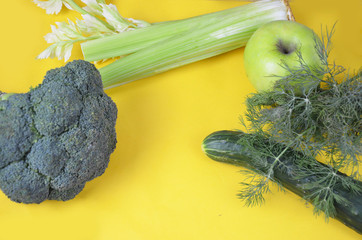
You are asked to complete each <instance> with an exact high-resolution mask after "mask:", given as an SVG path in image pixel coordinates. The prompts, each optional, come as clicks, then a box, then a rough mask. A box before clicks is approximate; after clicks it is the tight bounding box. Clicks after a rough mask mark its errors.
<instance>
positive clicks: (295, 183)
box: [202, 131, 362, 234]
mask: <svg viewBox="0 0 362 240" xmlns="http://www.w3.org/2000/svg"><path fill="white" fill-rule="evenodd" d="M250 136H251V135H250V134H246V133H243V132H240V131H218V132H214V133H212V134H210V135H209V136H208V137H206V138H205V140H204V141H203V143H202V149H203V151H204V152H205V154H206V155H207V156H208V157H210V158H211V159H213V160H215V161H219V162H224V163H229V164H233V165H236V166H242V167H245V168H248V169H250V170H254V171H256V172H259V173H260V172H261V173H265V174H266V169H268V166H269V169H270V166H271V164H273V162H274V159H273V158H271V157H265V159H264V160H265V161H264V163H262V164H261V163H260V158H259V159H258V161H257V160H255V158H253V154H252V151H251V149H250V145H249V146H248V145H247V144H243V142H244V143H245V141H243V140H245V139H247V137H250ZM263 141H265V142H266V141H269V140H268V139H266V138H265V139H264V138H263V137H260V139H259V141H256V142H255V144H253V150H254V151H255V149H258V147H260V148H262V147H265V146H266V145H264V144H259V145H258V143H261V142H263ZM278 144H279V143H274V144H273V146H276V145H278ZM279 145H282V144H279ZM278 149H281V148H280V147H279V148H278ZM260 151H263V149H260ZM301 156H302V153H300V152H297V151H295V150H292V149H288V150H287V151H286V152H285V154H283V155H282V156H281V157H280V159H279V160H280V162H281V163H282V164H283V168H281V167H278V166H276V167H273V180H275V181H277V182H278V183H279V184H281V185H282V186H283V187H284V188H286V189H288V190H290V191H292V192H294V193H295V194H297V195H299V196H301V197H303V198H305V197H306V196H307V195H309V194H311V192H312V191H313V189H311V188H310V187H305V186H307V185H308V184H309V183H311V182H315V181H317V176H315V175H310V174H305V175H306V177H303V178H300V177H299V178H297V177H296V176H295V175H293V173H294V172H296V171H299V173H300V171H303V168H301V167H300V166H298V164H297V162H298V158H299V157H301ZM313 162H314V163H313V167H318V168H319V169H322V170H323V168H328V169H330V167H329V166H327V165H324V164H322V163H320V162H318V161H316V160H313ZM285 167H287V169H288V171H285ZM328 169H326V170H328ZM306 171H307V170H306ZM336 174H337V175H338V176H339V177H341V178H342V179H346V180H348V181H353V184H355V185H356V186H358V187H361V188H362V183H361V182H360V181H357V180H354V179H352V178H351V177H349V176H347V175H345V174H343V173H341V172H337V173H336ZM333 195H336V196H337V197H341V198H343V199H344V200H347V201H344V202H343V203H341V202H337V201H334V202H333V204H334V208H335V215H334V218H335V219H337V220H339V221H341V222H342V223H344V224H345V225H346V226H348V227H350V228H352V229H354V230H355V231H356V232H358V233H359V234H362V196H361V194H359V193H357V192H355V191H354V192H352V191H351V189H349V188H348V187H346V186H345V185H343V184H336V185H335V186H333ZM346 202H348V203H346Z"/></svg>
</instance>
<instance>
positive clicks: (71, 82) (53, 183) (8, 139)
mask: <svg viewBox="0 0 362 240" xmlns="http://www.w3.org/2000/svg"><path fill="white" fill-rule="evenodd" d="M1 95H2V94H1V92H0V188H1V190H2V191H3V192H4V193H5V194H6V195H7V196H8V197H9V198H10V199H11V200H13V201H15V202H23V203H41V202H43V201H44V200H46V199H51V200H61V201H66V200H70V199H72V198H74V197H75V196H76V195H77V194H78V193H79V192H80V191H82V189H83V187H84V185H85V183H86V182H87V181H90V180H92V179H94V178H96V177H98V176H100V175H102V174H103V173H104V171H105V170H106V168H107V166H108V163H109V158H110V155H111V153H112V152H113V151H114V149H115V147H116V141H117V140H116V130H115V124H116V119H117V107H116V105H115V103H114V102H113V101H112V100H111V98H110V97H109V96H107V95H106V94H105V93H104V91H103V85H102V80H101V76H100V74H99V72H98V70H97V69H96V68H95V67H94V65H93V64H91V63H89V62H86V61H82V60H76V61H73V62H71V63H68V64H66V66H64V67H61V68H57V69H52V70H50V71H48V72H47V74H46V76H45V78H44V81H43V83H42V84H40V85H39V86H38V87H36V88H34V89H31V90H30V91H29V92H28V93H24V94H14V95H2V96H1ZM4 99H6V100H4Z"/></svg>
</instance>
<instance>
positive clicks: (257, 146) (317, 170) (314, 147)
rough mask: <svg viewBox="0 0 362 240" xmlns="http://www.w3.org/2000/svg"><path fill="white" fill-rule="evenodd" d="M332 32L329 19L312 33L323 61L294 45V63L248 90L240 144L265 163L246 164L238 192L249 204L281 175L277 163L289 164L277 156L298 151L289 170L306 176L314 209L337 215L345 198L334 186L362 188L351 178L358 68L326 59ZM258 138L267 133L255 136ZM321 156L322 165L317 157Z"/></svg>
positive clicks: (360, 111)
mask: <svg viewBox="0 0 362 240" xmlns="http://www.w3.org/2000/svg"><path fill="white" fill-rule="evenodd" d="M333 33H334V26H333V28H332V30H331V31H328V29H326V33H325V34H323V32H322V36H321V39H320V40H318V39H316V41H315V42H316V50H317V52H318V54H319V57H320V59H321V62H322V66H320V67H311V66H308V65H307V64H306V63H305V61H304V59H303V56H302V55H301V54H300V52H299V53H298V59H299V65H298V66H297V67H294V68H291V67H289V66H288V65H287V64H286V63H282V66H283V67H284V68H285V69H286V70H287V71H288V74H287V75H286V76H279V78H278V79H279V80H278V81H277V82H276V84H275V86H274V88H273V89H272V90H271V91H267V92H259V93H254V94H251V95H250V96H249V97H248V98H247V100H246V105H247V111H246V113H245V118H242V119H241V121H242V124H243V125H244V126H245V128H246V129H247V131H248V133H251V134H250V135H251V136H254V137H251V138H249V139H247V140H243V141H244V142H243V144H247V145H248V148H249V149H250V151H251V153H250V154H252V155H253V158H254V157H255V158H257V159H258V158H259V159H260V162H261V163H264V167H261V168H259V167H258V171H254V175H253V174H252V172H250V171H248V172H247V173H246V179H245V181H244V182H243V183H242V186H243V188H242V190H241V193H240V194H239V196H240V197H241V199H243V200H244V201H245V204H246V205H247V206H252V205H257V204H261V203H263V202H264V197H263V194H264V193H267V192H269V191H270V189H269V187H268V184H269V182H277V183H278V181H276V178H274V176H273V173H274V171H275V170H276V169H278V170H281V169H282V170H283V171H286V172H288V171H290V168H288V165H289V164H288V163H285V162H283V161H280V159H282V158H285V156H288V158H289V159H290V157H291V156H292V155H293V154H294V155H295V154H296V152H297V153H298V157H295V158H294V159H295V160H293V161H294V162H293V164H294V166H297V167H294V168H293V174H292V175H293V176H294V177H295V180H296V181H297V180H298V179H306V178H308V179H309V180H310V181H309V182H308V183H304V184H303V189H305V191H306V193H307V194H305V199H306V200H307V201H308V202H311V203H312V204H313V205H314V211H315V213H317V214H319V213H321V212H324V213H325V217H326V219H328V218H329V217H333V216H335V207H334V206H335V204H336V203H337V204H347V205H348V204H349V203H348V201H347V200H346V199H345V198H343V197H342V196H340V195H339V194H336V192H335V189H336V187H338V186H341V185H342V186H343V187H344V188H346V189H349V190H350V191H351V193H355V194H362V189H361V185H360V184H359V182H358V181H356V180H358V179H359V178H360V172H359V163H360V155H361V149H362V146H361V135H360V132H361V128H362V124H361V120H360V118H361V115H362V92H361V90H362V84H361V80H362V71H361V70H359V71H358V72H357V73H355V74H350V73H349V72H348V71H347V70H346V69H345V68H344V67H342V66H339V65H337V64H335V63H332V64H331V63H329V59H328V57H329V54H330V51H331V46H332V44H331V37H332V35H333ZM305 82H309V83H311V82H312V83H313V84H308V85H305ZM306 86H307V87H306ZM260 138H263V139H265V138H267V139H269V141H267V142H265V141H262V142H259V141H258V140H257V139H260ZM275 146H278V147H277V148H276V147H275ZM280 146H282V147H280ZM299 153H300V154H299ZM321 156H322V157H323V161H324V164H326V165H327V166H328V167H327V168H326V167H325V166H326V165H324V164H322V165H321V163H320V162H318V161H316V160H315V159H316V158H317V157H321ZM260 166H262V164H260ZM340 172H344V173H348V175H350V176H351V178H346V177H343V176H344V175H343V176H342V175H341V173H340ZM255 174H257V175H258V176H256V175H255Z"/></svg>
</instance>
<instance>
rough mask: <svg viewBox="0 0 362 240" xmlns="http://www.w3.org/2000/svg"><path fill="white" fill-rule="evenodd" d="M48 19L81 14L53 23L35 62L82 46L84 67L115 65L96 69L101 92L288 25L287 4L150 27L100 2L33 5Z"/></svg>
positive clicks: (264, 2) (265, 1) (277, 0)
mask: <svg viewBox="0 0 362 240" xmlns="http://www.w3.org/2000/svg"><path fill="white" fill-rule="evenodd" d="M34 2H35V3H37V4H38V6H40V7H42V8H44V9H47V12H48V13H58V12H59V11H60V9H61V8H62V6H63V5H64V6H66V7H68V8H71V9H73V10H76V11H78V12H80V13H81V14H82V16H83V20H77V21H76V22H75V23H73V22H71V21H69V22H68V23H57V26H58V28H56V27H55V26H52V30H53V32H52V33H50V34H48V35H47V36H46V40H47V41H48V43H52V45H51V46H49V47H48V48H47V49H46V50H45V51H44V52H43V53H41V54H40V55H39V58H47V57H58V58H60V59H62V58H64V59H65V61H66V60H67V59H68V58H69V57H70V53H71V49H72V46H73V44H74V43H76V42H82V43H81V49H82V52H83V55H84V59H85V60H87V61H103V60H105V59H109V58H119V57H120V58H119V59H118V60H116V61H114V62H112V63H110V64H108V65H106V66H105V67H102V68H100V69H99V70H100V73H101V75H102V79H103V84H104V87H105V88H112V87H115V86H119V85H122V84H125V83H128V82H131V81H134V80H138V79H141V78H145V77H149V76H152V75H155V74H158V73H161V72H164V71H167V70H170V69H173V68H176V67H179V66H183V65H185V64H188V63H192V62H195V61H199V60H202V59H205V58H209V57H213V56H216V55H219V54H222V53H225V52H228V51H231V50H234V49H236V48H239V47H243V46H245V44H246V42H247V41H248V39H249V38H250V37H251V35H252V34H253V33H254V31H255V30H256V29H257V28H259V27H260V26H261V25H263V24H265V23H267V22H270V21H275V20H288V19H289V20H293V15H292V14H291V10H290V8H289V6H288V3H287V1H286V0H260V1H256V2H253V3H249V4H244V5H241V6H239V7H235V8H231V9H227V10H223V11H219V12H214V13H209V14H205V15H201V16H196V17H191V18H187V19H182V20H176V21H168V22H161V23H153V24H149V23H146V22H144V21H140V20H133V19H127V18H123V17H122V16H121V15H120V14H119V12H118V10H117V8H116V7H115V6H114V5H112V4H108V5H107V4H106V3H105V1H104V0H82V2H83V3H84V4H85V5H86V6H84V7H80V6H79V5H78V4H76V3H75V2H74V1H73V0H48V1H38V0H34Z"/></svg>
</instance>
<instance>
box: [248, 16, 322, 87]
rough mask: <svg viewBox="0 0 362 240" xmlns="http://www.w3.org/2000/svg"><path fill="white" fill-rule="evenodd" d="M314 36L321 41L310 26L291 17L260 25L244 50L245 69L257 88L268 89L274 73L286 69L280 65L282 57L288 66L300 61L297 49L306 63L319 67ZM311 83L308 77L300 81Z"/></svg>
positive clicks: (319, 62)
mask: <svg viewBox="0 0 362 240" xmlns="http://www.w3.org/2000/svg"><path fill="white" fill-rule="evenodd" d="M316 39H317V41H320V40H319V38H318V36H317V35H316V34H315V33H314V32H313V30H311V29H310V28H308V27H306V26H304V25H302V24H300V23H297V22H293V21H287V20H278V21H273V22H270V23H266V24H264V25H263V26H261V27H260V28H259V29H257V30H256V31H255V33H254V34H253V35H252V37H251V38H250V39H249V41H248V43H247V44H246V47H245V51H244V64H245V65H244V66H245V71H246V75H247V76H248V78H249V80H250V82H251V83H252V85H253V86H254V87H255V88H256V90H257V91H259V92H260V91H268V90H271V89H272V88H273V86H274V83H275V81H276V80H278V78H277V77H273V76H285V75H286V74H287V73H288V72H287V71H286V70H285V69H284V68H283V67H282V66H281V65H282V62H283V61H284V62H285V63H286V64H287V65H288V66H289V67H291V68H293V67H296V66H298V65H299V62H298V55H297V50H298V49H299V51H300V53H301V55H302V57H303V59H304V61H305V63H306V64H307V65H308V66H310V67H312V68H313V67H322V63H321V60H320V58H319V55H318V53H317V51H316V49H315V45H316ZM314 84H315V83H314ZM314 84H313V82H311V80H309V82H308V81H307V82H303V87H305V88H308V87H309V86H312V85H314ZM300 91H301V89H298V90H297V92H300Z"/></svg>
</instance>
